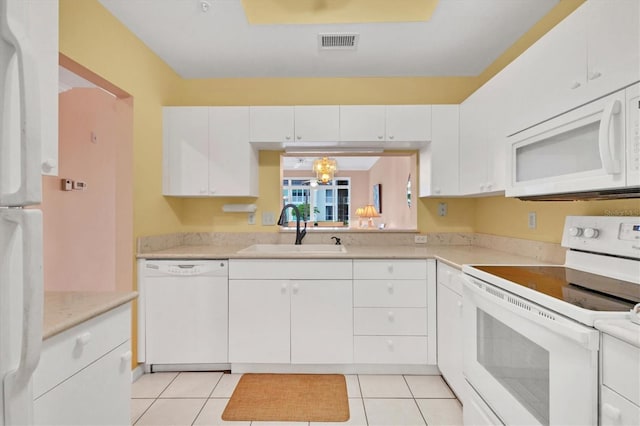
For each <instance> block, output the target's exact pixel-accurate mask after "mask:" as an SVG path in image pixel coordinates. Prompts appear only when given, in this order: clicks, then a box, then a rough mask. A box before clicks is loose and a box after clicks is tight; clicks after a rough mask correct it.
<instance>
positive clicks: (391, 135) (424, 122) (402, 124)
mask: <svg viewBox="0 0 640 426" xmlns="http://www.w3.org/2000/svg"><path fill="white" fill-rule="evenodd" d="M431 108H432V107H431V105H387V109H386V140H387V141H389V142H393V141H408V142H415V141H429V140H431V122H432V120H431Z"/></svg>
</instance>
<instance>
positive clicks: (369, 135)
mask: <svg viewBox="0 0 640 426" xmlns="http://www.w3.org/2000/svg"><path fill="white" fill-rule="evenodd" d="M385 123H386V107H385V105H340V140H341V141H348V142H371V141H380V142H383V141H384V140H385V127H386V125H385Z"/></svg>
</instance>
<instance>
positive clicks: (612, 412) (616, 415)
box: [602, 403, 620, 420]
mask: <svg viewBox="0 0 640 426" xmlns="http://www.w3.org/2000/svg"><path fill="white" fill-rule="evenodd" d="M602 414H603V415H604V416H606V417H608V418H610V419H612V420H620V409H619V408H616V407H614V406H613V405H611V404H608V403H605V404H604V405H603V406H602Z"/></svg>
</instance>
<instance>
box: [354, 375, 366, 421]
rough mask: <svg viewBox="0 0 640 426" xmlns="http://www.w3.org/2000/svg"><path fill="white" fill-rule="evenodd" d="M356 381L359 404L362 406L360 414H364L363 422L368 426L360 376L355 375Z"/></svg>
mask: <svg viewBox="0 0 640 426" xmlns="http://www.w3.org/2000/svg"><path fill="white" fill-rule="evenodd" d="M356 380H357V381H358V389H359V390H360V403H361V404H362V412H363V413H364V421H365V422H366V423H367V426H369V418H368V417H367V407H366V406H365V405H364V394H363V393H362V385H361V384H360V375H359V374H356Z"/></svg>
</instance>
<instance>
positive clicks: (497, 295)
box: [463, 276, 600, 352]
mask: <svg viewBox="0 0 640 426" xmlns="http://www.w3.org/2000/svg"><path fill="white" fill-rule="evenodd" d="M463 279H464V284H465V285H464V289H465V290H467V291H469V292H470V293H471V296H472V297H473V296H475V297H477V298H479V299H483V300H485V301H486V302H489V303H492V304H495V305H498V306H499V307H501V308H503V309H506V310H507V311H509V312H511V313H513V314H514V315H517V316H519V317H521V318H524V319H526V320H527V321H531V322H532V323H535V324H536V325H539V326H540V327H543V328H545V329H547V330H548V331H550V332H553V333H556V334H559V335H561V336H564V337H566V338H568V339H571V340H573V341H574V342H576V343H578V344H579V345H581V346H583V347H584V348H586V349H588V350H590V351H592V352H594V351H597V350H598V346H599V345H600V338H599V333H598V332H597V331H596V330H594V329H592V328H588V327H586V326H583V325H580V324H578V323H574V322H573V321H571V320H566V319H564V318H559V317H558V314H555V313H553V312H551V311H548V310H546V309H542V308H539V307H538V306H536V305H535V304H533V303H531V302H529V301H528V300H526V299H523V298H521V297H518V296H515V295H513V294H511V293H508V292H506V291H504V290H502V289H501V288H499V287H496V286H493V285H490V284H487V283H485V282H483V281H477V280H474V279H471V278H469V277H467V276H463ZM487 289H489V290H487ZM506 298H508V300H505V299H506ZM465 305H466V303H465ZM489 313H490V312H489ZM554 318H555V319H554Z"/></svg>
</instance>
